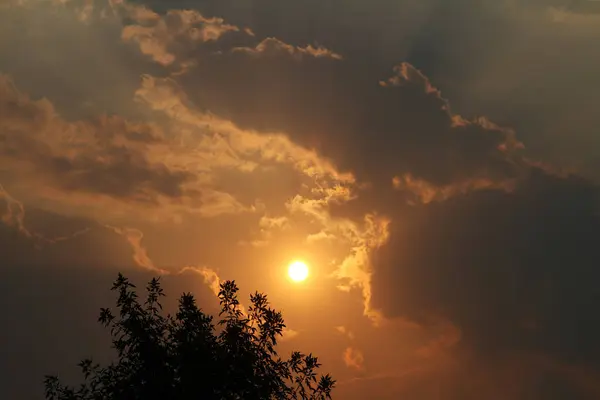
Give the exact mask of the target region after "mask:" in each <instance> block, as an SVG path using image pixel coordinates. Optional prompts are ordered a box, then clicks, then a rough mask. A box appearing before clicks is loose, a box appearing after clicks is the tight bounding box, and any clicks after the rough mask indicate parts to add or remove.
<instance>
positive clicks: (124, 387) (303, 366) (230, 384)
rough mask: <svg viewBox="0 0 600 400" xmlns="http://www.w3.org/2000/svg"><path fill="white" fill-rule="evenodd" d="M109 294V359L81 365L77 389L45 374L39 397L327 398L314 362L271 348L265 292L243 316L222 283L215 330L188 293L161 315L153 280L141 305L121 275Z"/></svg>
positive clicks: (325, 379)
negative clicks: (112, 355)
mask: <svg viewBox="0 0 600 400" xmlns="http://www.w3.org/2000/svg"><path fill="white" fill-rule="evenodd" d="M112 290H114V291H116V292H117V293H118V299H117V308H118V310H119V314H118V316H115V315H114V314H113V313H112V311H111V310H110V309H107V308H103V309H101V311H100V317H99V319H98V320H99V322H100V323H102V324H103V325H104V326H105V327H107V328H110V332H111V336H112V343H113V347H114V349H115V350H116V353H117V359H116V361H115V362H113V363H111V364H109V365H107V366H100V365H99V364H96V363H94V362H92V360H89V359H86V360H83V361H82V362H80V363H79V367H80V368H81V371H82V373H83V377H84V383H82V384H81V385H80V386H79V387H76V388H75V387H69V386H66V385H64V384H62V383H61V382H60V380H59V379H58V377H56V376H46V378H45V381H44V384H45V390H46V399H48V400H117V399H118V400H151V399H161V400H167V399H168V400H179V399H181V400H183V399H186V400H187V399H202V400H213V399H214V400H236V399H243V400H268V399H311V400H312V399H315V400H317V399H331V391H332V389H333V387H334V385H335V381H334V380H333V379H332V378H331V376H330V375H329V374H326V375H323V376H320V377H317V369H318V368H319V367H320V363H319V362H318V359H317V357H314V356H312V355H311V354H308V355H304V354H302V353H300V352H293V353H292V354H291V356H290V358H289V359H286V360H284V359H281V358H280V357H279V356H278V354H277V351H276V349H275V346H276V345H277V338H278V337H279V336H281V335H282V333H283V329H284V328H285V324H284V321H283V318H282V315H281V312H278V311H275V310H273V309H272V308H270V307H269V302H268V301H267V297H266V296H265V295H264V294H260V293H258V292H257V293H255V294H253V295H251V296H250V304H251V305H250V306H249V307H248V309H247V311H243V309H242V307H241V306H240V303H239V301H238V294H237V292H238V287H237V286H236V284H235V282H234V281H227V282H224V283H223V284H221V286H220V292H219V301H220V304H221V312H220V313H219V317H220V318H221V319H220V321H218V323H217V324H216V325H215V324H213V317H211V316H209V315H207V314H205V313H204V312H202V310H201V309H200V308H198V306H197V305H196V301H195V299H194V297H193V296H192V295H191V294H190V293H184V294H183V295H182V296H181V298H180V299H179V307H178V310H177V313H176V314H175V316H172V315H166V316H164V315H163V314H162V305H161V302H160V299H161V297H163V296H164V293H163V290H162V288H161V286H160V281H159V278H154V279H152V280H151V281H150V282H149V283H148V285H147V287H146V291H147V299H146V300H145V301H144V302H143V303H142V302H140V299H139V298H138V295H137V293H136V287H135V285H133V284H132V283H131V282H130V281H129V280H128V279H127V278H125V277H124V276H123V275H122V274H119V276H118V278H117V279H116V281H115V283H114V285H113V287H112Z"/></svg>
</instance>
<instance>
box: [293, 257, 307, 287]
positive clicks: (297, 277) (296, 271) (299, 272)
mask: <svg viewBox="0 0 600 400" xmlns="http://www.w3.org/2000/svg"><path fill="white" fill-rule="evenodd" d="M288 276H289V277H290V279H291V280H293V281H294V282H302V281H303V280H305V279H306V278H307V277H308V265H306V263H304V262H302V261H292V262H291V263H290V265H289V267H288Z"/></svg>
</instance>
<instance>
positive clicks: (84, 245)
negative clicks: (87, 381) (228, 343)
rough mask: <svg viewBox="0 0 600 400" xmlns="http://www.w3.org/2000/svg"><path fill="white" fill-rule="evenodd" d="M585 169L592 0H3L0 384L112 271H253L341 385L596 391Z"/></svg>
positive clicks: (41, 352) (571, 396) (479, 392)
mask: <svg viewBox="0 0 600 400" xmlns="http://www.w3.org/2000/svg"><path fill="white" fill-rule="evenodd" d="M599 180H600V1H589V0H587V1H586V0H195V1H193V0H131V1H125V0H0V305H2V315H1V316H0V371H2V373H1V374H0V398H2V399H7V400H12V399H15V400H29V399H31V400H37V399H41V398H42V397H43V387H42V380H43V376H44V374H51V373H55V374H59V375H60V376H61V377H63V378H65V379H67V381H69V382H76V380H73V379H76V378H77V376H78V375H77V374H76V372H77V368H76V364H77V362H78V361H79V360H81V359H82V358H85V357H88V356H93V357H95V358H97V359H98V361H106V360H109V359H110V356H111V353H110V351H109V347H108V346H109V339H110V338H109V336H108V332H106V331H105V330H103V329H102V327H101V326H100V325H99V324H98V323H97V322H96V319H97V316H98V312H99V309H100V307H106V306H111V305H112V304H114V297H113V295H114V293H111V292H110V290H109V289H110V287H111V284H112V281H113V280H114V278H115V277H116V274H117V272H118V271H121V272H123V273H124V274H125V275H126V276H127V277H129V278H130V279H132V280H133V281H134V283H138V284H139V285H140V286H143V285H144V284H145V282H147V281H148V280H149V279H150V278H151V277H153V276H157V275H161V276H162V281H163V283H164V288H165V291H166V293H167V294H168V296H169V297H168V298H167V303H168V308H169V309H172V306H173V305H174V304H175V301H176V298H177V296H179V295H180V294H181V293H182V292H184V291H190V292H192V293H193V294H194V295H195V296H196V297H197V299H198V302H199V303H200V305H201V306H202V307H203V309H204V310H206V311H207V312H213V311H215V310H216V309H217V306H218V300H217V298H216V296H215V290H218V284H219V282H222V281H223V280H228V279H235V280H236V282H237V283H238V285H239V286H240V287H241V292H242V294H243V296H244V297H245V298H247V297H246V296H248V295H249V294H250V293H251V292H254V291H256V290H258V291H261V292H265V293H267V294H268V296H269V298H270V300H271V302H272V304H273V306H274V307H275V308H277V309H280V310H282V311H283V314H284V318H285V320H286V323H287V330H286V331H285V334H284V337H283V338H282V342H281V343H280V352H282V353H284V354H285V353H287V352H289V351H291V350H292V349H294V350H300V351H305V352H312V353H314V354H316V355H317V356H319V358H320V360H321V361H322V362H323V367H322V369H323V371H324V372H330V373H332V374H333V375H334V378H335V379H336V380H337V381H338V384H337V388H336V390H335V391H334V396H333V397H334V399H339V400H360V399H381V400H395V399H398V400H563V399H565V400H580V399H586V400H587V399H596V400H597V399H600V270H599V268H600V213H599V211H600V208H599V206H600V197H599V196H598V193H599V191H598V189H599V186H598V184H597V182H599ZM294 260H300V261H302V262H304V263H306V265H307V266H308V268H309V274H308V277H307V279H306V280H304V281H301V282H295V281H293V280H292V279H290V278H289V277H288V265H289V264H290V262H293V261H294Z"/></svg>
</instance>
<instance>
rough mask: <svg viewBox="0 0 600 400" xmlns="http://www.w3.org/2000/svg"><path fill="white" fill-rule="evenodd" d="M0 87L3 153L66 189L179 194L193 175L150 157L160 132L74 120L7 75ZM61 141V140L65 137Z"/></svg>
mask: <svg viewBox="0 0 600 400" xmlns="http://www.w3.org/2000/svg"><path fill="white" fill-rule="evenodd" d="M1 79H2V81H1V86H0V118H2V122H0V157H2V159H3V161H4V163H15V162H16V163H23V164H24V165H23V166H22V168H23V170H24V171H23V172H24V175H26V174H27V171H28V170H30V172H29V173H30V174H35V176H37V177H38V178H41V179H42V180H44V179H45V180H47V181H50V182H51V183H52V184H54V185H55V186H57V187H60V188H62V189H64V190H66V191H84V192H95V193H101V194H105V195H108V196H113V197H116V198H122V199H129V200H134V201H144V202H145V201H150V202H153V201H155V196H157V195H162V196H167V197H180V196H181V195H182V194H183V190H182V189H181V185H182V184H183V183H185V182H186V180H189V179H191V176H190V175H189V174H188V173H185V172H182V171H179V172H178V171H171V170H169V169H168V168H167V167H166V166H165V165H164V164H160V163H153V162H151V161H149V160H148V158H147V157H146V155H145V153H144V151H145V150H146V146H147V145H152V144H157V143H160V142H161V131H160V129H159V128H157V127H156V126H152V125H148V124H135V123H133V124H132V123H128V122H127V121H125V120H123V119H122V118H119V117H111V118H108V117H104V118H99V119H97V120H93V121H85V122H80V123H69V122H66V121H64V120H62V119H61V118H60V117H59V116H58V115H56V111H55V110H54V108H53V106H52V104H51V103H50V102H49V101H47V100H45V99H42V100H32V99H30V98H29V97H28V96H26V95H25V94H23V93H20V92H19V91H18V89H16V88H15V87H14V85H13V83H12V82H11V81H10V80H9V79H8V78H6V77H3V78H1ZM61 139H62V140H61Z"/></svg>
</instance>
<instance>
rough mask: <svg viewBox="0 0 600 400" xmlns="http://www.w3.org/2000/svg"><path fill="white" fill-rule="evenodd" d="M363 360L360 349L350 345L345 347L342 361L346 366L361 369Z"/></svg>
mask: <svg viewBox="0 0 600 400" xmlns="http://www.w3.org/2000/svg"><path fill="white" fill-rule="evenodd" d="M364 361H365V360H364V357H363V355H362V353H361V352H360V350H358V349H355V348H352V347H347V348H346V350H344V363H345V364H346V366H348V368H354V369H357V370H362V369H363V363H364Z"/></svg>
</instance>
